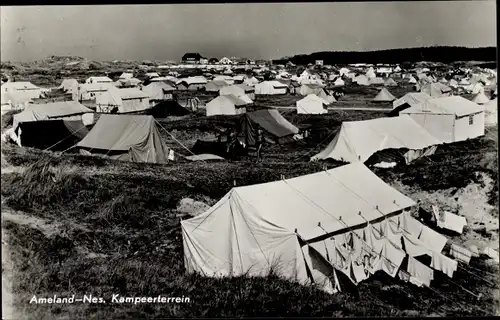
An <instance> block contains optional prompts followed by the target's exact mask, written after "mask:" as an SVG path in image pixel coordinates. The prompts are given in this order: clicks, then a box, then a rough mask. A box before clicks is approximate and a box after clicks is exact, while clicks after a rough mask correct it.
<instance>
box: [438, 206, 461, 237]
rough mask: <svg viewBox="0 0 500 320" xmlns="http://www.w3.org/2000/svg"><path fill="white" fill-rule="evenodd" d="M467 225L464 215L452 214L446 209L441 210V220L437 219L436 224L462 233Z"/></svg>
mask: <svg viewBox="0 0 500 320" xmlns="http://www.w3.org/2000/svg"><path fill="white" fill-rule="evenodd" d="M466 225H467V220H466V219H465V217H461V216H459V215H456V214H453V213H451V212H448V211H444V212H443V220H438V221H437V226H438V227H440V228H443V229H447V230H452V231H455V232H457V233H460V234H462V233H463V231H464V227H465V226H466Z"/></svg>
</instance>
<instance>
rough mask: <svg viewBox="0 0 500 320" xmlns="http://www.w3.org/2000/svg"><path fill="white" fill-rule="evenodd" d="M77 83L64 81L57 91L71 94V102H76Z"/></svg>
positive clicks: (74, 80)
mask: <svg viewBox="0 0 500 320" xmlns="http://www.w3.org/2000/svg"><path fill="white" fill-rule="evenodd" d="M78 86H79V84H78V81H76V79H64V80H63V81H62V83H61V85H60V86H59V89H62V90H64V91H65V92H67V93H71V97H72V100H74V101H76V100H78Z"/></svg>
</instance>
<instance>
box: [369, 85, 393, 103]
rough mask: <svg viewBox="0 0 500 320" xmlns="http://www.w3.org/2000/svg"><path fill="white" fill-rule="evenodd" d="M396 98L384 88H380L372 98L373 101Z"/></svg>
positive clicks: (386, 100)
mask: <svg viewBox="0 0 500 320" xmlns="http://www.w3.org/2000/svg"><path fill="white" fill-rule="evenodd" d="M394 100H396V97H395V96H393V95H392V93H390V92H389V91H388V90H387V89H386V88H382V89H381V90H380V91H379V93H378V94H377V95H376V96H375V97H374V98H373V99H372V101H374V102H391V101H394Z"/></svg>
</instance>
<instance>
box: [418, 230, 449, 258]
mask: <svg viewBox="0 0 500 320" xmlns="http://www.w3.org/2000/svg"><path fill="white" fill-rule="evenodd" d="M418 239H419V240H420V241H422V242H423V243H424V244H425V245H426V247H427V248H429V249H431V250H432V251H436V252H441V251H443V248H444V246H445V245H446V242H447V241H448V239H447V238H446V237H445V236H443V235H442V234H440V233H439V232H436V231H434V230H432V229H431V228H429V227H427V226H424V225H422V232H421V233H420V237H418Z"/></svg>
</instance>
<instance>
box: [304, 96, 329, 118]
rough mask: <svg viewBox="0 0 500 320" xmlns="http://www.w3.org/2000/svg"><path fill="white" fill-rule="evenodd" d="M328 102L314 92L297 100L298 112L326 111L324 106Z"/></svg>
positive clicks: (319, 112) (314, 112) (317, 112)
mask: <svg viewBox="0 0 500 320" xmlns="http://www.w3.org/2000/svg"><path fill="white" fill-rule="evenodd" d="M329 104H330V103H329V102H328V101H326V100H324V99H322V98H320V97H318V96H316V95H315V94H310V95H308V96H306V97H305V98H303V99H301V100H299V101H297V113H298V114H324V113H328V110H327V109H326V106H327V105H329Z"/></svg>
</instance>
